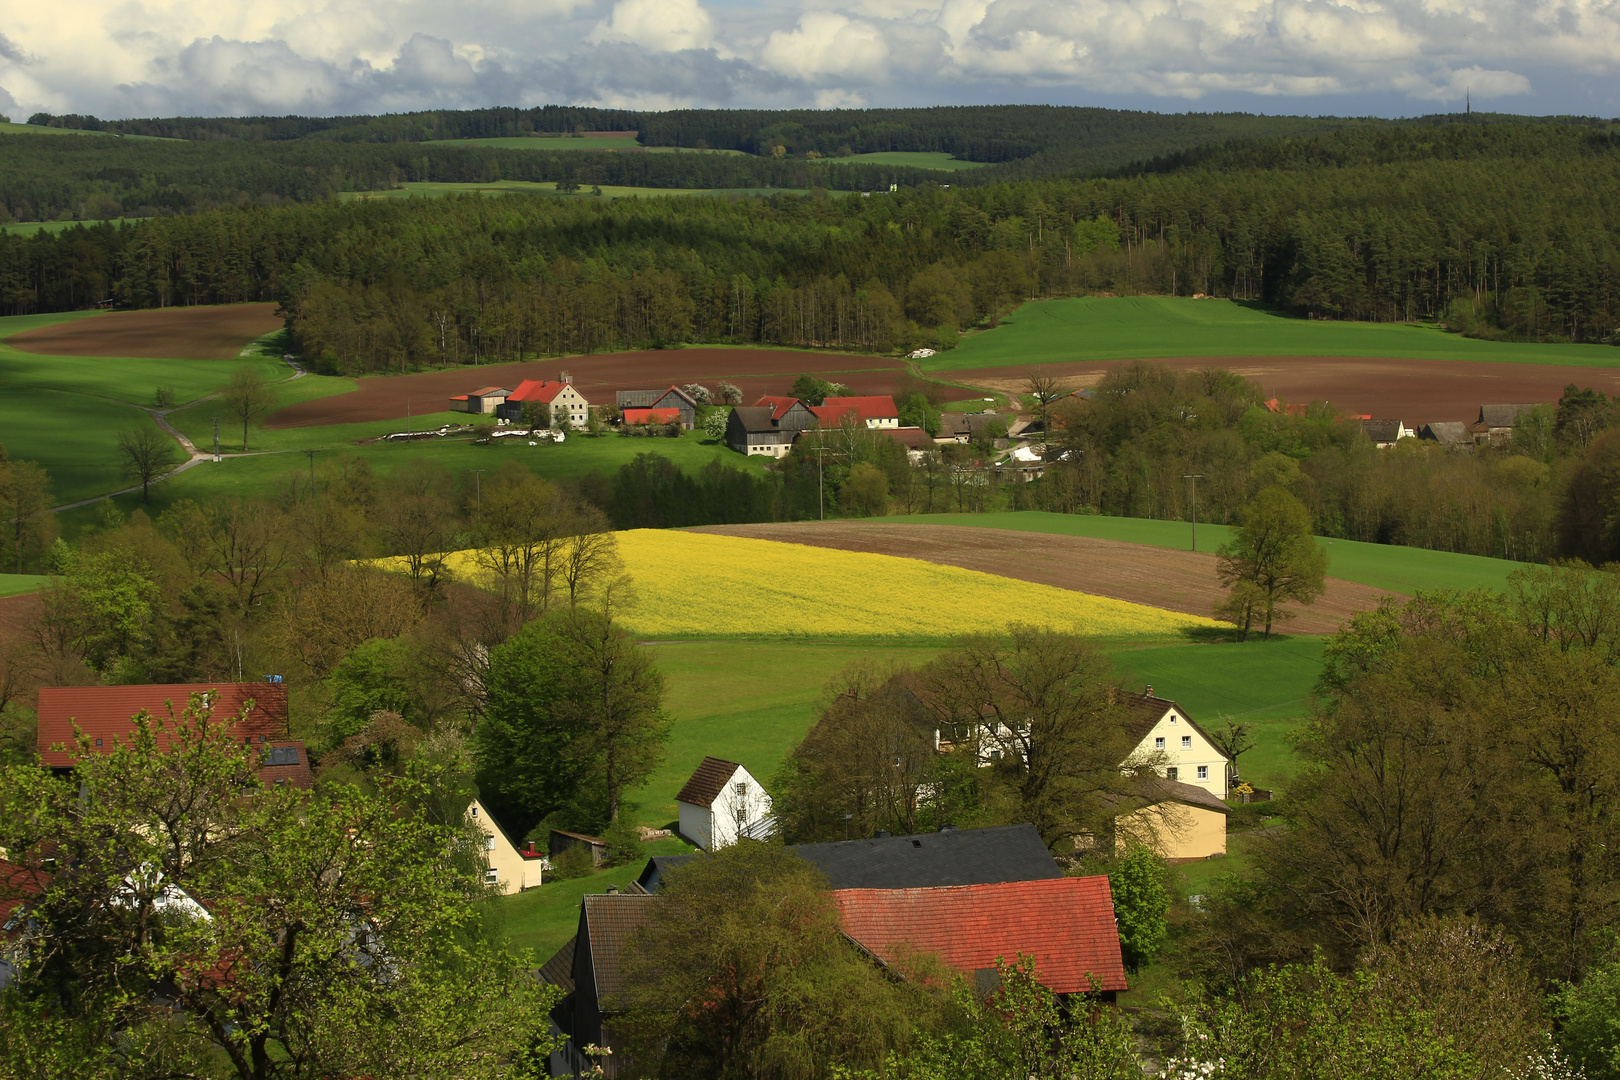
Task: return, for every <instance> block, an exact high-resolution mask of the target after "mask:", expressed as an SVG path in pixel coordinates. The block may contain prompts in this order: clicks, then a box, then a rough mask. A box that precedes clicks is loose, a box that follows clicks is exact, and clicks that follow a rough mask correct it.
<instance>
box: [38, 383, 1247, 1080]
mask: <svg viewBox="0 0 1620 1080" xmlns="http://www.w3.org/2000/svg"><path fill="white" fill-rule="evenodd" d="M762 408H763V406H762ZM877 418H878V419H882V418H883V417H881V416H879V417H877ZM194 693H196V694H202V695H205V699H206V701H207V703H208V704H209V705H210V706H211V708H212V709H213V714H214V715H215V716H217V717H229V718H231V719H230V720H229V721H228V723H229V727H228V729H227V730H228V734H229V737H230V738H232V739H233V740H234V739H241V740H242V743H243V745H244V746H247V747H251V748H252V750H253V751H254V752H255V754H256V756H257V757H256V760H257V768H258V771H259V775H260V777H261V779H262V780H264V781H265V782H266V783H271V784H291V785H295V786H298V787H305V788H307V787H310V786H312V784H313V777H312V775H311V772H310V766H309V760H308V756H307V754H306V752H305V748H304V744H303V743H302V742H300V741H298V740H296V739H292V738H290V737H289V731H290V729H289V724H288V709H287V691H286V687H285V686H284V685H282V684H280V683H279V682H266V683H227V684H220V685H213V684H208V685H196V686H191V685H151V686H94V687H52V688H46V689H43V690H41V691H40V698H39V704H40V708H39V735H38V739H39V751H40V755H41V758H42V761H43V763H44V765H45V766H46V767H47V768H50V769H52V770H53V771H56V772H58V773H68V772H71V770H72V769H73V767H74V765H75V762H76V760H77V757H78V754H79V753H80V751H79V750H78V749H77V744H76V740H75V735H74V729H75V726H77V728H78V730H79V731H80V732H82V734H83V737H84V738H85V739H86V740H88V746H89V747H90V750H91V751H92V752H95V753H111V752H112V749H113V747H114V746H115V745H117V744H118V743H119V742H120V741H124V742H127V740H128V739H129V737H130V736H131V734H132V732H133V730H134V723H133V720H132V719H131V718H132V717H134V716H135V715H137V714H139V713H141V712H148V713H150V714H152V715H154V716H162V715H166V714H167V713H168V709H169V706H168V703H169V702H176V703H178V702H184V701H186V700H188V699H189V697H190V695H191V694H194ZM1121 704H1122V705H1123V706H1124V708H1123V717H1124V719H1123V722H1124V723H1125V724H1126V726H1127V731H1128V734H1129V736H1130V743H1131V745H1132V750H1131V753H1130V754H1129V755H1128V756H1127V758H1126V760H1125V761H1123V762H1121V767H1122V770H1126V769H1129V768H1130V767H1131V766H1132V765H1133V763H1134V764H1136V765H1138V766H1139V765H1140V763H1142V762H1147V763H1149V775H1144V776H1142V777H1141V778H1140V779H1139V780H1138V781H1137V782H1136V784H1135V787H1134V793H1133V794H1130V795H1128V796H1118V797H1116V803H1117V806H1116V817H1115V819H1114V820H1115V823H1116V824H1115V827H1114V829H1113V830H1112V832H1111V834H1110V835H1106V836H1098V837H1090V838H1086V839H1083V840H1079V841H1076V842H1075V848H1076V849H1077V850H1082V851H1083V850H1086V849H1089V848H1094V847H1096V846H1099V845H1105V846H1112V847H1117V848H1119V849H1121V850H1123V847H1124V845H1125V844H1126V843H1127V840H1130V841H1131V842H1143V840H1144V839H1146V841H1147V842H1149V843H1150V844H1151V845H1152V846H1154V847H1155V848H1156V849H1157V850H1158V852H1159V854H1160V855H1162V856H1163V857H1164V858H1166V859H1168V860H1170V861H1177V862H1185V861H1192V860H1197V859H1207V858H1212V857H1216V856H1219V855H1223V854H1225V852H1226V817H1227V815H1228V814H1229V813H1230V810H1229V808H1228V805H1227V803H1226V799H1227V798H1228V796H1229V794H1230V792H1229V790H1228V785H1229V783H1230V782H1231V777H1230V770H1229V769H1228V764H1229V762H1228V759H1227V758H1226V756H1225V755H1223V754H1222V753H1221V751H1220V750H1219V749H1218V748H1217V747H1216V745H1215V743H1214V741H1213V740H1212V739H1211V738H1210V737H1209V736H1208V735H1207V734H1206V733H1205V732H1204V731H1203V729H1201V728H1200V727H1199V726H1198V724H1197V723H1196V722H1195V721H1194V720H1193V719H1192V717H1191V716H1189V715H1188V714H1187V711H1186V710H1185V709H1183V708H1182V707H1181V706H1180V705H1178V704H1177V703H1176V702H1174V701H1171V700H1167V699H1164V698H1160V697H1157V696H1155V695H1154V693H1153V688H1152V687H1151V686H1149V687H1147V689H1146V691H1145V692H1144V693H1142V694H1140V695H1134V694H1133V695H1131V696H1130V697H1129V698H1128V699H1126V700H1124V701H1123V702H1122V703H1121ZM165 739H166V735H165V734H160V736H159V749H160V750H167V749H168V748H169V746H168V743H167V742H166V741H165ZM934 745H935V748H936V749H940V748H941V747H942V746H944V745H946V744H944V743H942V741H941V737H940V733H939V732H938V731H936V732H935V733H934ZM59 746H60V747H65V749H56V747H59ZM985 763H986V764H988V763H989V759H988V758H987V759H986V762H985ZM676 802H677V805H678V807H679V830H680V833H681V834H682V836H684V837H685V838H686V839H687V840H688V841H689V842H691V843H692V844H693V845H694V847H696V848H699V849H702V850H706V851H714V850H717V849H720V848H724V847H727V846H729V845H732V844H735V843H737V842H738V841H740V840H743V839H756V840H763V839H769V838H771V837H772V836H774V835H775V833H776V822H775V819H774V817H773V816H772V814H773V811H772V802H771V797H770V795H769V793H768V792H767V791H766V790H765V788H764V786H763V785H762V784H760V782H759V781H758V779H756V778H755V777H754V776H753V774H752V773H750V772H749V771H748V769H747V768H746V767H745V766H743V765H742V764H740V763H738V762H734V761H726V760H723V759H720V758H715V757H706V758H704V759H703V761H702V763H701V764H700V765H699V766H698V767H697V769H696V771H694V772H693V773H692V775H691V777H690V778H689V779H688V780H687V782H686V784H685V785H684V786H683V787H682V788H681V790H680V792H679V794H678V795H677V796H676ZM467 814H468V817H469V819H470V820H471V821H472V822H473V823H474V824H475V825H476V826H477V827H478V829H479V830H480V831H481V832H482V833H483V836H484V842H483V846H484V854H485V870H484V881H485V884H486V885H487V886H489V887H490V888H491V889H493V890H495V891H498V892H501V893H505V894H513V893H517V892H521V891H523V890H525V889H530V888H534V887H537V886H540V885H541V884H543V883H544V882H546V881H547V880H549V877H550V873H551V870H552V861H551V860H552V859H553V858H554V857H556V856H557V855H560V854H561V853H562V852H563V851H565V850H567V849H568V848H570V847H576V846H583V847H585V848H588V849H590V851H591V852H592V856H593V861H595V862H600V861H601V859H602V858H603V857H604V856H605V855H606V850H607V845H606V843H605V842H604V841H603V840H601V839H599V838H597V837H594V836H589V835H585V834H582V833H576V832H569V831H565V830H553V831H552V833H551V835H550V839H549V842H548V844H547V846H546V850H544V851H542V850H540V848H539V845H538V844H537V843H536V842H534V841H522V842H519V841H514V840H513V839H512V837H511V836H509V835H508V834H507V832H506V831H505V829H503V828H502V826H501V825H500V823H499V822H498V821H496V820H495V819H494V818H493V817H492V816H491V815H490V813H489V811H488V809H487V808H486V807H485V805H484V804H483V803H482V802H481V801H479V800H477V799H474V800H473V801H472V803H471V805H470V806H469V807H468V810H467ZM660 835H664V834H660ZM792 850H794V851H795V852H796V853H797V854H798V855H799V856H800V857H802V858H804V859H807V860H809V861H810V862H813V863H815V864H816V865H817V866H818V867H819V868H820V869H821V870H822V871H823V872H824V873H825V874H826V876H827V879H828V881H829V883H830V885H831V887H832V890H833V898H834V900H835V902H836V904H837V906H838V909H839V912H840V914H841V916H842V919H843V930H844V933H845V935H846V936H847V937H848V938H849V939H850V941H851V942H852V943H853V944H854V945H855V946H857V947H859V948H861V949H863V950H865V951H866V952H867V953H869V954H870V955H872V956H874V957H876V958H878V959H879V960H880V961H883V962H885V963H887V962H890V961H892V960H894V959H896V958H897V957H899V956H900V955H902V954H903V953H905V952H907V951H915V950H921V951H924V952H929V953H934V954H936V955H937V956H938V957H939V958H940V959H941V961H943V962H944V963H946V964H947V965H949V966H951V967H953V968H955V969H956V970H957V971H959V972H961V973H962V975H963V976H965V977H967V978H968V979H970V980H972V981H973V984H974V985H975V986H976V987H978V988H979V989H980V990H981V991H983V992H988V991H989V990H990V989H992V988H993V986H994V980H995V964H996V959H997V958H998V957H1008V958H1010V957H1015V956H1020V955H1030V956H1033V957H1034V958H1035V963H1036V972H1037V978H1038V979H1039V980H1040V981H1041V982H1042V984H1043V985H1045V986H1046V987H1047V988H1048V989H1050V990H1052V991H1053V992H1054V993H1057V994H1060V995H1070V994H1082V993H1093V992H1101V993H1102V994H1103V995H1104V996H1105V997H1109V998H1111V997H1112V995H1113V994H1114V993H1116V992H1117V991H1120V990H1124V989H1126V988H1127V986H1126V979H1125V970H1124V967H1123V964H1122V962H1121V956H1120V946H1119V938H1118V934H1117V931H1116V927H1115V919H1114V910H1113V899H1112V896H1111V893H1110V890H1109V884H1108V879H1107V878H1106V877H1100V876H1098V877H1068V876H1065V874H1064V870H1063V867H1062V866H1061V865H1060V863H1059V862H1058V861H1057V859H1055V858H1054V856H1053V854H1052V852H1051V851H1049V850H1048V848H1047V845H1046V843H1045V841H1043V840H1042V838H1041V836H1040V835H1039V834H1038V833H1037V832H1036V830H1035V828H1034V827H1033V826H1031V825H1010V826H1002V827H996V828H985V829H961V830H958V829H954V828H951V827H949V826H947V827H944V828H942V829H940V830H939V831H938V832H936V833H928V834H923V835H918V836H891V835H888V834H887V833H878V834H877V835H876V836H872V837H866V838H861V839H852V840H847V841H840V842H833V843H819V844H801V845H797V846H796V847H794V848H793V849H792ZM692 857H693V856H690V855H678V856H657V857H653V858H650V859H649V860H648V861H647V863H646V865H645V866H644V867H643V869H642V871H641V873H640V874H639V876H638V877H637V879H636V880H635V881H634V882H632V883H631V884H630V885H628V886H627V887H625V888H624V889H623V890H622V891H621V890H619V889H616V888H610V889H609V891H608V892H607V893H606V894H603V895H587V896H585V897H584V899H583V900H582V902H581V904H580V911H579V923H578V929H577V932H576V934H575V936H574V938H573V939H572V940H570V941H569V942H568V943H567V944H566V945H564V946H563V948H562V949H560V950H559V951H558V952H557V953H556V954H555V955H554V956H552V957H551V958H550V959H549V960H548V961H547V962H546V963H545V965H544V966H543V967H542V968H541V969H540V972H539V974H540V976H541V977H542V978H543V979H545V980H546V981H548V982H550V983H553V984H554V985H556V986H558V987H560V988H561V989H562V991H563V992H564V995H565V996H564V997H563V999H562V1000H561V1002H560V1004H559V1005H558V1006H557V1007H556V1009H555V1010H554V1011H553V1014H552V1022H553V1023H554V1024H555V1025H556V1028H557V1030H558V1031H561V1032H562V1033H564V1034H567V1035H568V1036H569V1037H570V1038H569V1040H568V1042H567V1043H566V1044H565V1046H564V1048H563V1049H562V1050H561V1051H559V1052H558V1054H557V1055H555V1056H554V1058H553V1060H552V1063H551V1064H552V1069H553V1075H586V1074H588V1073H590V1071H591V1069H592V1068H593V1067H596V1066H600V1067H601V1068H602V1069H603V1070H604V1073H605V1075H608V1076H613V1075H616V1072H615V1069H616V1068H617V1067H616V1066H615V1065H614V1064H613V1059H612V1058H611V1057H609V1058H606V1059H604V1060H602V1061H598V1062H592V1061H588V1060H586V1059H585V1058H584V1057H583V1056H582V1055H581V1053H580V1051H579V1048H580V1047H584V1046H589V1045H591V1044H595V1045H597V1046H604V1047H605V1046H611V1044H612V1042H613V1039H614V1033H613V1021H614V1014H613V1011H612V999H613V997H614V995H615V994H617V993H618V992H619V991H621V990H622V989H623V988H624V981H623V980H624V977H625V976H624V971H625V967H626V964H625V959H626V950H627V949H629V948H631V947H633V933H634V931H635V930H636V929H637V928H639V927H641V926H644V925H646V923H647V920H648V919H650V918H651V917H652V916H653V914H654V911H655V908H654V907H653V906H652V905H651V904H650V900H651V898H652V897H653V896H655V895H656V894H657V892H658V890H659V887H660V884H661V882H662V881H663V880H664V878H665V877H666V876H667V875H668V874H669V872H670V871H672V870H674V869H676V868H678V867H679V866H680V865H682V864H683V863H684V862H686V861H688V860H690V859H691V858H692Z"/></svg>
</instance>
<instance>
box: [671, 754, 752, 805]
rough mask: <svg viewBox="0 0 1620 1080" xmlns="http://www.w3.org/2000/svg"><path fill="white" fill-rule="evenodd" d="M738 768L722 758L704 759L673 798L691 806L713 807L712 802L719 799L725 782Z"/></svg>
mask: <svg viewBox="0 0 1620 1080" xmlns="http://www.w3.org/2000/svg"><path fill="white" fill-rule="evenodd" d="M739 768H741V766H740V765H738V764H737V763H736V762H735V761H727V760H725V759H724V758H717V757H706V758H704V759H703V764H701V765H699V766H698V767H697V772H695V773H693V774H692V778H691V779H690V780H688V781H687V782H686V786H685V787H683V788H681V790H680V793H679V794H677V795H676V796H675V801H676V802H683V803H691V804H692V805H693V806H713V805H714V800H715V799H717V798H719V797H720V792H721V791H723V790H725V786H726V781H727V780H730V779H731V776H732V774H733V773H735V772H736V771H737V770H738V769H739Z"/></svg>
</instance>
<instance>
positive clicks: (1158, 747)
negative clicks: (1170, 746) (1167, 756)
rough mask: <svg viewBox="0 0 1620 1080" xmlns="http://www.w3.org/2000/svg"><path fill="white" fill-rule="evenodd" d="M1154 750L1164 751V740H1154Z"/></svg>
mask: <svg viewBox="0 0 1620 1080" xmlns="http://www.w3.org/2000/svg"><path fill="white" fill-rule="evenodd" d="M1153 749H1155V750H1163V749H1164V740H1163V739H1154V740H1153Z"/></svg>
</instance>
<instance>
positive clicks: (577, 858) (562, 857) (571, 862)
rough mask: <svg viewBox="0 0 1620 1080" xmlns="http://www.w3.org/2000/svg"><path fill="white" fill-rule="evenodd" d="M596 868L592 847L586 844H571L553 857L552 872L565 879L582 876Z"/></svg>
mask: <svg viewBox="0 0 1620 1080" xmlns="http://www.w3.org/2000/svg"><path fill="white" fill-rule="evenodd" d="M595 869H596V863H595V861H594V860H593V859H592V858H591V849H590V847H589V846H587V845H585V844H570V845H568V846H567V847H565V848H563V849H562V851H560V852H558V853H557V854H556V855H553V856H552V857H551V872H552V873H554V874H556V875H557V876H558V877H559V878H562V879H563V880H565V881H566V880H568V879H570V878H582V877H584V876H585V875H586V874H589V873H590V872H591V871H593V870H595Z"/></svg>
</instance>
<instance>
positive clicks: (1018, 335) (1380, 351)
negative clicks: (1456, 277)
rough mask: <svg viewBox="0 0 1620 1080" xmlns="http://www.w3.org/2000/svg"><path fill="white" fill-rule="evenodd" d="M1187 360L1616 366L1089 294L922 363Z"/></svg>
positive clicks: (1592, 351)
mask: <svg viewBox="0 0 1620 1080" xmlns="http://www.w3.org/2000/svg"><path fill="white" fill-rule="evenodd" d="M1187 356H1367V357H1399V358H1408V359H1413V360H1496V361H1503V362H1509V363H1519V364H1574V365H1579V366H1583V367H1615V366H1620V349H1615V348H1614V347H1612V346H1608V345H1526V344H1515V343H1508V342H1497V341H1477V340H1475V339H1473V338H1465V337H1462V336H1460V335H1457V334H1452V333H1448V332H1446V331H1444V330H1442V329H1440V328H1439V327H1436V326H1415V325H1412V324H1408V323H1365V322H1327V321H1322V320H1311V319H1296V318H1290V317H1288V316H1284V315H1279V314H1276V313H1274V312H1270V311H1264V310H1261V309H1259V308H1256V307H1251V306H1247V305H1243V304H1236V303H1233V302H1232V301H1230V300H1184V299H1176V298H1172V297H1163V296H1135V297H1108V298H1102V297H1085V298H1083V299H1078V300H1041V301H1036V302H1033V303H1029V304H1025V305H1024V306H1023V307H1020V308H1019V309H1018V310H1017V311H1016V312H1014V313H1013V314H1012V315H1011V316H1009V317H1008V318H1006V319H1003V320H1002V322H1001V325H1000V326H998V327H996V328H995V329H994V330H986V331H983V332H981V333H977V334H971V335H969V336H968V337H966V338H964V339H963V340H962V343H961V344H960V345H959V346H957V347H956V348H955V349H951V350H949V351H947V352H943V353H938V354H936V355H934V356H930V357H928V358H927V359H926V360H923V361H922V367H923V369H924V370H925V371H940V372H949V371H961V370H967V369H971V368H989V367H1013V366H1017V367H1025V366H1028V365H1031V364H1055V363H1078V362H1085V361H1093V360H1138V359H1170V358H1175V357H1187Z"/></svg>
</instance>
